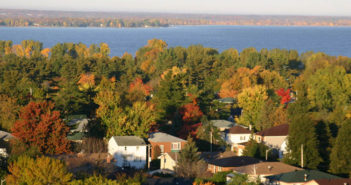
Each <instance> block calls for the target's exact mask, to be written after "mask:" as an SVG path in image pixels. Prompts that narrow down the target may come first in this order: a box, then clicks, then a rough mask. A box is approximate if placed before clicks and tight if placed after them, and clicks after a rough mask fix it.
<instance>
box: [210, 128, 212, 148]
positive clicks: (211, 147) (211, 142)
mask: <svg viewBox="0 0 351 185" xmlns="http://www.w3.org/2000/svg"><path fill="white" fill-rule="evenodd" d="M210 143H211V144H210V151H211V152H212V127H211V132H210Z"/></svg>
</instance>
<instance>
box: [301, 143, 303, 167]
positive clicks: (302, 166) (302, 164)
mask: <svg viewBox="0 0 351 185" xmlns="http://www.w3.org/2000/svg"><path fill="white" fill-rule="evenodd" d="M301 168H303V144H301Z"/></svg>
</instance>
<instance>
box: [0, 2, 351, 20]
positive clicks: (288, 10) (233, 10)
mask: <svg viewBox="0 0 351 185" xmlns="http://www.w3.org/2000/svg"><path fill="white" fill-rule="evenodd" d="M0 8H17V9H48V10H88V11H127V12H172V13H211V14H213V13H214V14H279V15H292V14H293V15H345V16H351V0H0Z"/></svg>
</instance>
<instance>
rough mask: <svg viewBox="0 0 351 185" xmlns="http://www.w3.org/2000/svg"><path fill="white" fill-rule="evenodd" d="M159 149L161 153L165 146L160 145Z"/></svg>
mask: <svg viewBox="0 0 351 185" xmlns="http://www.w3.org/2000/svg"><path fill="white" fill-rule="evenodd" d="M160 150H161V153H164V152H165V146H163V145H160Z"/></svg>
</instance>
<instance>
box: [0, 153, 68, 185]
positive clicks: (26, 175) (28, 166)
mask: <svg viewBox="0 0 351 185" xmlns="http://www.w3.org/2000/svg"><path fill="white" fill-rule="evenodd" d="M8 169H9V172H10V174H9V175H8V176H7V177H6V184H9V185H18V184H28V185H34V184H35V185H37V184H38V185H45V184H57V185H61V184H68V182H69V181H70V180H71V178H72V174H71V173H69V172H67V169H66V167H65V165H64V164H63V163H62V162H61V161H60V160H58V159H53V158H50V157H45V156H42V157H39V158H37V159H33V158H30V157H27V156H21V157H19V158H18V159H17V161H15V162H13V163H11V164H10V165H9V168H8Z"/></svg>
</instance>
